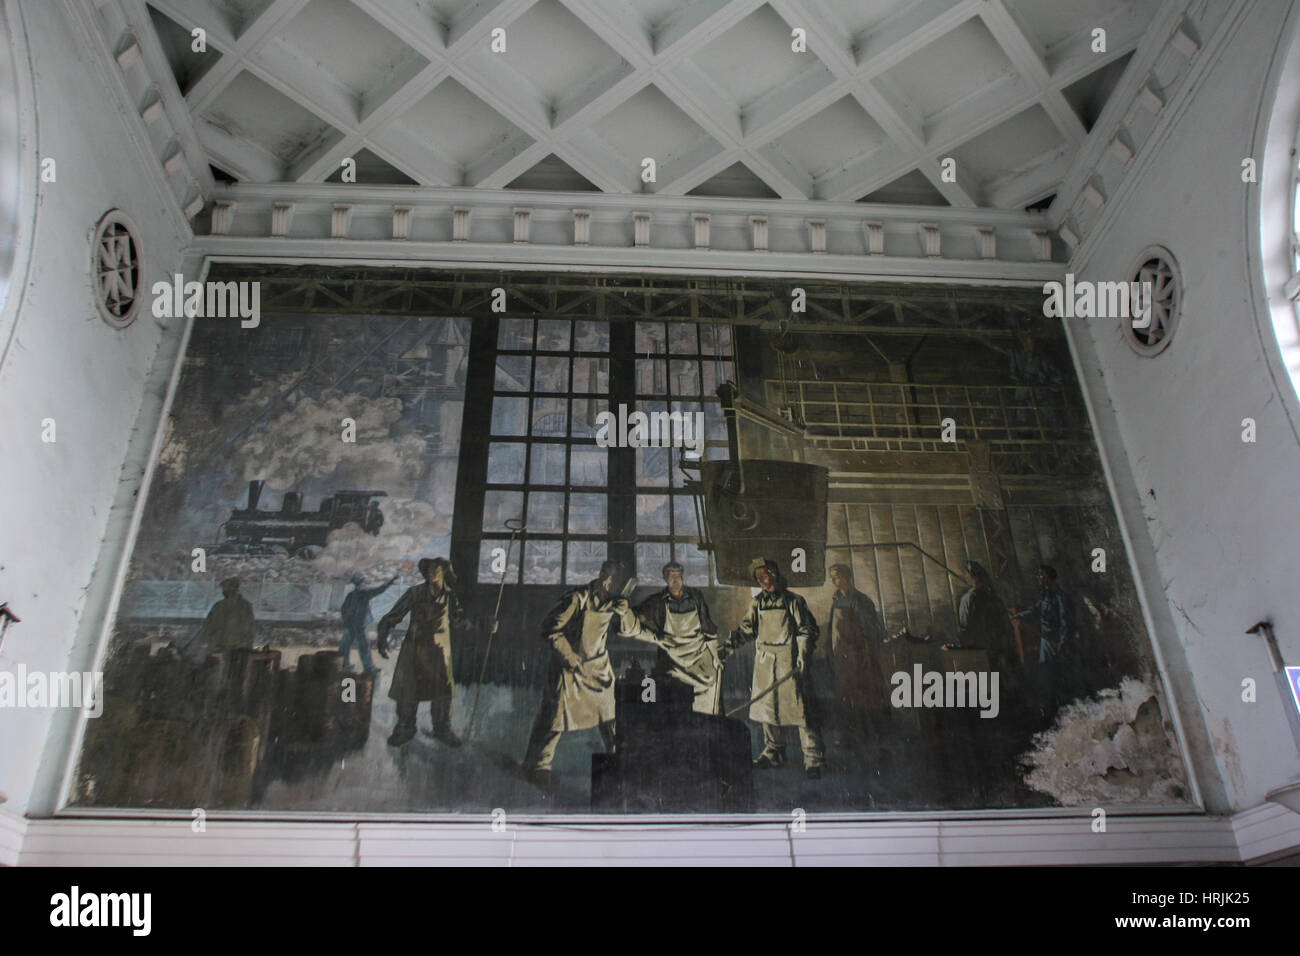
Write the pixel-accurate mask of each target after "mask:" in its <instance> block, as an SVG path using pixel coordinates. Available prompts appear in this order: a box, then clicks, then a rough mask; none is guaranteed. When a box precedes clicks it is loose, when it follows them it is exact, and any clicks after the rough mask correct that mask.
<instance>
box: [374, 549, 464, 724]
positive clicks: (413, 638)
mask: <svg viewBox="0 0 1300 956" xmlns="http://www.w3.org/2000/svg"><path fill="white" fill-rule="evenodd" d="M419 571H420V576H421V577H423V578H424V581H423V582H422V583H420V584H417V585H416V586H415V587H413V588H409V589H407V591H406V593H405V594H403V595H402V596H401V597H400V598H399V599H398V601H397V603H396V604H394V605H393V609H392V610H391V611H389V612H388V613H387V614H385V615H384V616H383V617H382V618H380V620H379V640H378V641H376V643H375V647H376V649H377V650H378V651H379V656H380V657H382V658H384V659H385V660H386V659H387V658H388V632H389V631H391V630H392V629H393V628H394V627H395V626H396V625H397V624H398V623H400V622H401V620H402V618H404V617H406V615H407V614H410V615H411V624H410V627H409V628H408V629H407V632H406V639H405V640H404V641H402V648H401V650H400V651H398V654H397V666H396V667H395V668H394V669H393V683H392V685H391V686H390V687H389V688H388V696H389V697H391V698H392V699H393V700H395V701H396V702H397V726H396V727H395V728H394V729H393V735H392V736H391V737H389V738H388V745H389V746H390V747H400V746H401V745H402V744H404V743H406V742H407V741H409V740H410V739H411V738H412V737H414V736H415V713H416V709H417V708H418V707H419V705H420V702H421V701H426V700H427V701H429V711H430V716H431V717H432V718H433V736H434V737H436V738H437V739H438V740H440V741H442V742H443V743H444V744H446V745H447V746H448V747H459V746H460V738H458V737H457V736H456V735H455V734H454V733H452V730H451V699H452V698H453V697H454V696H455V695H456V685H455V683H454V682H453V680H452V676H451V629H452V628H453V627H463V626H466V625H467V624H468V621H467V620H466V617H465V611H464V608H463V607H462V606H461V603H460V598H459V597H458V596H457V595H456V591H455V585H456V575H455V573H454V572H453V571H452V568H451V562H450V561H448V560H447V559H446V558H422V559H421V560H420V563H419Z"/></svg>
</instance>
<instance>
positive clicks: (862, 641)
mask: <svg viewBox="0 0 1300 956" xmlns="http://www.w3.org/2000/svg"><path fill="white" fill-rule="evenodd" d="M830 577H831V584H833V585H835V596H834V597H833V598H832V599H831V619H830V621H829V622H828V623H827V625H826V629H827V630H828V631H829V632H830V635H831V666H832V668H833V671H834V674H835V711H836V716H838V718H839V723H840V726H841V727H843V728H844V729H845V731H846V732H847V733H848V734H849V736H850V738H852V739H854V741H855V743H856V744H857V746H858V749H860V750H861V749H863V748H865V746H866V744H867V742H868V740H869V739H870V736H871V734H872V731H873V730H878V729H879V728H877V727H874V726H873V725H874V724H876V723H878V722H879V718H881V717H882V716H885V715H887V713H888V710H889V684H888V682H887V680H886V678H885V665H884V661H883V650H884V645H885V643H886V642H887V641H888V640H889V633H888V632H887V631H886V630H885V625H884V622H882V621H881V620H880V615H879V614H878V613H877V612H876V605H875V603H874V602H872V600H871V598H869V597H867V596H866V595H865V594H863V593H862V592H861V591H859V590H858V589H857V588H856V587H854V582H853V570H852V568H850V567H849V566H848V565H847V564H832V565H831V567H830Z"/></svg>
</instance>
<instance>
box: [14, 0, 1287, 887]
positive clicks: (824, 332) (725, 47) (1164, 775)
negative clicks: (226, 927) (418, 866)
mask: <svg viewBox="0 0 1300 956" xmlns="http://www.w3.org/2000/svg"><path fill="white" fill-rule="evenodd" d="M69 51H76V55H70V53H69ZM0 127H3V132H4V135H3V137H0V239H2V240H3V244H0V306H2V307H3V314H2V316H0V343H2V345H0V348H3V352H0V420H2V421H3V423H4V426H5V427H4V435H5V448H4V453H3V455H2V456H0V487H3V488H4V490H5V494H4V495H3V496H0V602H3V606H0V728H2V732H0V865H7V864H8V865H12V864H59V863H74V864H91V863H101V864H114V863H121V864H135V863H146V864H147V863H163V864H167V863H176V862H181V861H182V860H183V861H184V862H191V863H199V864H203V863H207V862H220V861H225V862H229V861H230V860H231V859H236V860H238V861H239V862H242V863H247V864H260V863H301V862H335V863H341V864H345V865H350V864H354V863H356V862H361V863H374V864H385V863H388V864H392V863H417V862H471V861H477V862H485V861H486V862H499V863H522V862H530V861H532V862H571V861H578V860H582V859H584V858H588V857H591V856H592V855H593V854H595V855H600V856H604V857H608V858H612V859H617V858H619V857H620V856H622V857H626V858H627V859H645V858H647V857H653V858H659V859H663V860H683V861H687V860H689V861H694V862H732V863H734V862H737V861H738V860H743V861H744V862H747V863H751V864H755V865H757V864H764V863H772V864H777V865H790V864H791V863H792V862H794V863H797V864H798V865H803V864H805V863H810V862H823V863H825V862H830V863H850V864H869V863H881V864H900V863H921V864H934V863H939V862H943V863H945V864H954V863H955V864H963V863H967V864H971V863H973V864H980V863H1049V864H1050V863H1059V864H1076V863H1103V864H1105V863H1201V864H1208V863H1279V864H1283V865H1292V864H1294V863H1295V861H1296V859H1297V851H1298V849H1300V607H1298V606H1297V602H1296V597H1295V592H1296V589H1295V585H1294V581H1293V578H1294V568H1295V567H1296V566H1297V564H1298V563H1300V561H1297V558H1298V557H1300V544H1298V543H1297V542H1300V508H1297V507H1296V495H1295V475H1296V474H1297V473H1300V402H1298V401H1297V383H1300V319H1298V316H1300V278H1298V276H1300V193H1298V184H1300V166H1298V165H1297V158H1296V157H1297V146H1298V145H1300V3H1298V2H1294V0H1253V2H1252V0H1224V2H1218V0H1093V2H1089V3H1086V4H1083V3H1065V2H1061V0H922V2H915V3H913V2H905V0H870V2H864V0H704V2H694V0H692V2H687V0H489V2H485V3H483V2H480V3H475V2H471V0H49V2H31V0H2V2H0ZM195 808H201V810H202V814H203V815H204V816H205V817H206V819H208V820H209V821H211V823H212V824H215V825H213V827H212V830H211V832H210V833H209V834H208V835H207V836H206V837H205V839H203V840H202V841H194V840H192V839H190V836H191V829H190V827H189V826H188V823H189V821H190V820H191V817H192V815H193V814H194V813H196V812H198V811H196V810H195ZM1099 811H1104V812H1103V816H1104V817H1105V819H1106V820H1107V821H1108V825H1107V826H1106V827H1104V828H1103V829H1102V830H1101V831H1100V832H1099V831H1098V828H1097V827H1096V826H1094V825H1093V823H1094V821H1095V820H1096V819H1097V814H1098V812H1099ZM498 812H501V813H503V814H504V817H505V818H506V819H508V820H509V821H510V822H509V824H508V825H509V828H510V829H511V832H512V839H511V840H510V841H501V840H496V839H495V838H494V835H493V834H492V833H491V831H490V830H488V828H486V827H482V826H473V825H472V824H475V823H476V822H478V823H481V822H482V821H484V820H487V819H489V818H490V817H491V816H492V815H493V814H495V813H498ZM792 812H794V813H795V814H796V816H798V817H799V818H800V819H802V818H803V817H804V816H806V818H807V819H808V820H810V821H816V822H817V824H818V825H817V826H816V827H810V828H809V829H808V830H807V831H806V833H804V832H802V831H801V834H800V838H799V839H798V840H794V839H792V838H791V816H792ZM574 822H578V823H581V824H582V825H583V829H582V830H574V829H572V828H565V827H564V826H560V824H572V823H574ZM720 823H722V824H728V826H727V827H725V828H724V827H720V826H718V824H720ZM736 823H743V824H744V826H735V825H734V824H736ZM615 827H617V828H618V833H619V837H618V839H617V840H616V841H610V842H601V841H602V840H603V839H604V838H605V837H608V836H609V835H610V834H611V832H613V829H614V828H615ZM664 827H668V829H664ZM282 837H283V838H287V839H278V838H282ZM272 838H277V839H272Z"/></svg>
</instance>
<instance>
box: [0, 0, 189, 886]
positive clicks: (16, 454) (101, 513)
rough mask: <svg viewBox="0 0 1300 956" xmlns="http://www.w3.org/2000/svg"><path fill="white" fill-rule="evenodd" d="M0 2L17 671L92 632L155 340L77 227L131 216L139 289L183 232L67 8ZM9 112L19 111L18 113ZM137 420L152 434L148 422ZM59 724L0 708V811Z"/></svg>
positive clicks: (4, 378)
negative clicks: (13, 161)
mask: <svg viewBox="0 0 1300 956" xmlns="http://www.w3.org/2000/svg"><path fill="white" fill-rule="evenodd" d="M4 9H5V16H6V20H7V22H8V23H9V25H10V27H11V30H12V32H13V33H14V34H16V37H17V42H18V43H19V44H20V45H21V44H26V45H28V48H29V49H28V55H27V57H21V56H20V57H19V60H20V64H21V67H22V69H25V70H28V71H29V72H28V79H29V82H31V83H32V84H33V86H34V97H35V115H36V120H37V123H36V124H35V126H33V127H30V128H29V129H28V135H27V136H26V137H25V142H24V144H23V145H24V152H23V160H22V162H23V171H22V188H23V189H25V190H29V191H32V192H34V193H35V194H36V198H37V201H36V204H35V211H34V220H33V226H34V233H33V235H34V238H33V240H32V244H31V247H30V257H29V262H28V263H27V268H26V270H25V274H18V273H15V275H14V277H13V278H14V286H13V287H12V288H11V289H10V295H9V301H8V303H7V304H6V311H7V314H6V316H5V319H4V322H3V323H2V324H0V329H3V330H4V331H5V332H6V337H5V340H4V341H6V342H7V347H6V349H5V351H4V353H3V358H2V359H0V414H2V415H3V423H4V429H3V443H4V444H3V449H2V450H0V489H2V493H0V601H8V602H9V603H10V605H11V607H12V608H13V610H14V611H15V613H17V614H18V615H19V616H20V617H21V618H22V623H20V624H15V625H13V626H11V627H10V628H9V632H8V634H7V635H6V637H5V641H4V645H3V647H2V648H0V670H7V671H10V672H13V671H15V669H16V668H17V666H18V665H19V664H20V663H21V664H23V665H25V666H26V668H27V669H28V671H29V672H30V671H33V670H43V671H50V670H64V669H68V668H70V667H72V668H76V669H85V668H89V667H90V666H91V661H90V660H89V659H88V657H87V654H86V648H87V647H89V646H91V644H93V641H88V640H87V639H86V638H85V637H84V636H83V638H82V639H80V641H78V639H77V635H78V629H79V628H81V629H82V632H83V635H85V634H86V633H88V632H90V631H94V630H95V629H96V627H95V623H96V622H95V621H94V620H90V619H88V618H89V617H93V611H92V612H89V613H88V612H87V595H88V594H92V595H93V594H94V588H93V587H92V572H93V571H94V570H95V566H96V562H97V561H98V560H99V558H100V551H101V544H102V541H103V539H104V538H105V534H106V531H107V529H108V528H109V524H110V520H111V517H112V513H113V511H114V506H115V499H118V498H119V497H120V494H121V492H120V491H119V482H120V480H121V479H122V477H123V460H124V458H125V457H126V452H127V448H128V442H129V439H130V438H131V436H132V433H133V431H134V429H135V428H136V425H137V418H138V416H139V412H140V410H141V406H142V402H144V401H145V399H146V397H147V389H146V383H147V380H148V377H149V373H150V372H151V370H152V369H153V367H154V358H155V354H156V353H157V351H158V347H159V344H160V340H161V338H162V329H161V328H160V325H159V322H158V321H157V320H155V319H154V318H153V317H152V315H151V313H150V311H149V307H148V306H149V303H148V302H147V301H146V302H145V303H144V304H143V306H142V312H141V314H140V317H139V318H138V319H137V320H136V322H135V323H134V324H133V325H132V326H131V327H129V328H127V329H126V330H124V331H116V330H114V329H112V328H110V327H109V326H108V325H107V324H105V323H104V322H103V321H102V320H101V319H100V318H99V316H98V314H97V312H96V311H95V306H94V302H93V299H92V286H91V275H90V263H91V247H90V240H91V234H92V230H93V228H94V226H95V224H96V223H97V222H98V220H99V219H100V217H101V216H102V215H103V214H104V213H105V212H106V211H107V210H109V209H112V208H114V207H119V208H121V209H122V210H123V211H125V212H126V213H127V215H128V216H130V217H131V218H132V219H133V220H134V222H135V224H136V225H137V227H138V228H139V230H140V233H141V239H142V242H143V246H144V255H145V270H144V276H143V287H144V289H145V291H146V292H147V290H148V287H149V285H150V284H151V283H152V282H154V281H155V280H157V279H159V278H162V277H166V276H170V275H171V274H172V273H173V272H175V271H177V269H178V267H179V266H180V265H181V259H180V256H181V250H183V249H184V248H185V246H186V245H187V244H188V242H189V236H188V234H185V230H184V226H183V221H182V220H180V219H179V217H178V215H177V213H176V212H175V210H174V209H171V210H169V209H168V207H167V206H166V205H165V204H166V203H167V202H169V201H171V200H170V197H169V196H166V195H165V194H163V193H162V192H161V191H160V190H159V189H157V188H156V173H155V172H154V171H153V170H152V169H151V168H150V167H149V165H148V164H149V163H155V162H156V160H154V159H152V157H151V156H150V155H149V153H148V152H147V151H146V150H145V149H144V148H143V147H142V145H141V144H140V143H139V142H137V141H136V140H135V139H134V138H133V136H132V134H131V132H130V130H131V129H132V126H130V125H128V123H129V121H131V117H129V116H127V115H125V111H124V107H123V104H122V103H121V102H119V100H118V98H117V90H118V87H117V86H115V83H116V82H117V78H116V77H114V76H112V75H111V74H109V73H107V72H101V69H102V68H101V67H100V66H99V65H98V63H99V62H100V61H99V60H98V59H97V58H96V57H95V56H93V55H92V49H91V47H90V45H89V37H88V35H87V34H85V33H83V32H82V30H81V29H80V27H79V25H78V20H77V19H75V18H74V17H73V16H72V15H71V14H70V8H69V7H68V6H66V5H65V4H64V3H62V2H23V3H16V2H14V0H7V2H6V3H5V5H4ZM24 58H26V59H28V60H29V62H28V63H25V64H23V63H22V62H21V61H22V60H23V59H24ZM21 85H22V84H21V83H20V89H21ZM21 105H22V106H23V107H24V108H25V109H26V111H27V112H28V114H29V116H30V113H31V106H32V104H30V103H28V104H21ZM45 157H52V158H54V159H55V161H56V163H57V181H56V182H53V183H38V182H37V180H38V169H39V161H40V159H41V158H45ZM20 271H21V267H20ZM24 280H25V281H24ZM10 333H11V334H10ZM46 418H53V419H54V420H55V423H56V441H55V442H54V443H52V444H47V443H44V442H42V440H41V431H42V427H41V422H42V419H46ZM141 424H142V425H143V426H144V427H146V428H148V429H150V430H152V427H153V423H152V422H142V423H141ZM127 497H128V498H129V491H128V494H127ZM119 510H120V509H119ZM119 547H120V546H119ZM96 580H97V582H98V578H97V579H96ZM74 645H75V650H76V652H75V653H74ZM70 662H72V663H70ZM68 716H69V715H68V714H67V713H59V714H56V713H54V712H52V711H50V710H36V709H26V708H7V707H6V708H0V793H3V795H4V797H5V802H4V803H3V804H0V814H10V815H21V814H22V813H24V812H25V811H26V810H27V809H28V808H29V807H28V801H29V797H30V794H31V791H32V785H33V781H34V778H35V776H36V773H37V768H38V765H39V764H40V761H41V757H42V751H43V749H44V745H45V742H46V739H47V735H48V734H49V732H50V730H51V727H52V726H54V725H55V724H56V723H58V722H60V721H66V719H67V717H68ZM13 830H14V828H13V827H11V826H10V827H0V831H3V832H5V833H12V832H13ZM5 842H6V841H0V847H3V846H4V845H5ZM0 862H3V857H2V856H0Z"/></svg>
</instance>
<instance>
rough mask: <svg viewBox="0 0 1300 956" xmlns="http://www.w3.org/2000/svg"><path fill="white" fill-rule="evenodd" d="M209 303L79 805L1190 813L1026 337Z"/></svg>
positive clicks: (935, 301)
mask: <svg viewBox="0 0 1300 956" xmlns="http://www.w3.org/2000/svg"><path fill="white" fill-rule="evenodd" d="M229 268H230V271H231V276H232V277H238V278H244V279H248V278H265V279H266V280H267V281H268V283H271V285H272V289H271V291H270V292H269V293H268V292H267V291H266V290H264V294H263V301H267V302H278V303H279V305H278V306H275V305H270V306H268V310H267V312H266V313H265V314H264V315H263V316H262V319H261V322H260V324H259V325H258V327H257V328H255V329H244V328H241V327H240V325H239V323H238V322H233V321H225V320H215V319H214V320H202V319H201V320H197V321H196V324H195V327H194V330H193V334H192V336H191V340H190V344H189V349H188V352H187V354H186V356H185V360H184V366H183V369H182V372H181V378H180V382H179V386H178V391H177V396H176V401H175V403H174V405H173V408H172V411H171V415H170V419H169V421H168V423H167V432H166V440H165V443H164V447H163V450H162V453H161V457H160V459H159V461H158V463H157V469H156V474H155V478H154V481H153V485H152V488H151V490H150V495H149V499H148V502H147V505H146V508H145V516H144V521H143V524H142V527H141V529H140V533H139V535H138V537H137V540H136V543H135V548H134V552H133V554H132V557H131V564H130V571H129V576H128V581H127V584H126V587H125V589H124V591H123V594H122V598H121V602H120V605H119V607H118V612H117V616H116V619H115V621H114V622H113V627H112V629H111V637H110V641H111V643H110V646H109V649H108V656H107V664H106V669H105V698H104V710H103V714H102V716H100V717H98V718H96V719H94V720H88V721H87V723H86V733H85V738H84V744H83V748H82V752H81V756H80V760H79V764H78V767H77V770H76V776H75V780H74V785H73V792H72V800H71V803H72V805H73V806H75V807H77V808H79V809H87V810H90V809H95V808H145V809H150V808H152V809H177V810H188V808H192V807H204V808H206V809H208V810H223V809H226V810H255V811H263V812H268V813H274V812H280V811H321V812H339V813H350V814H358V813H360V814H372V813H373V814H390V815H391V814H425V815H427V814H434V815H445V816H449V817H451V816H455V815H458V814H482V813H487V812H491V811H492V810H493V809H495V808H505V809H507V810H508V811H513V812H520V813H591V812H595V813H700V812H706V813H759V814H773V813H775V814H780V815H782V816H788V814H789V813H790V812H791V809H792V808H801V809H803V810H805V811H807V812H843V813H865V812H874V811H887V810H936V809H937V810H944V809H985V808H1024V807H1077V806H1093V805H1095V804H1096V803H1098V802H1102V801H1104V802H1105V803H1106V804H1107V805H1109V806H1114V805H1126V806H1139V807H1141V806H1146V807H1153V806H1161V807H1168V806H1186V805H1188V802H1189V794H1188V791H1187V785H1186V777H1185V771H1184V768H1183V764H1182V760H1181V757H1180V756H1179V751H1178V746H1177V743H1176V738H1175V736H1174V731H1173V727H1172V723H1171V721H1170V719H1169V711H1168V708H1167V706H1166V703H1165V697H1164V694H1163V691H1162V689H1161V687H1160V682H1159V679H1158V677H1157V676H1156V669H1155V666H1154V663H1153V660H1152V654H1151V651H1150V641H1149V638H1148V635H1147V633H1146V630H1145V627H1144V625H1143V621H1142V616H1141V612H1140V608H1139V605H1138V601H1137V597H1136V594H1135V592H1134V589H1133V583H1132V580H1131V577H1130V575H1129V571H1128V564H1127V558H1126V556H1125V553H1124V549H1123V544H1122V539H1121V537H1120V534H1119V529H1118V525H1117V523H1116V519H1115V514H1114V510H1113V507H1112V505H1111V502H1110V500H1109V498H1108V496H1107V494H1106V485H1105V479H1104V475H1103V473H1102V469H1101V464H1100V461H1099V458H1098V455H1097V451H1096V446H1095V443H1094V439H1093V436H1092V434H1091V431H1090V429H1089V425H1088V418H1087V413H1086V410H1085V407H1084V404H1083V399H1082V396H1081V394H1080V392H1079V387H1078V383H1077V380H1076V378H1075V374H1074V371H1073V366H1072V364H1071V361H1070V357H1069V352H1068V348H1067V346H1066V343H1065V337H1064V335H1063V333H1062V330H1061V326H1060V323H1059V321H1058V320H1054V319H1046V318H1044V317H1043V316H1042V313H1041V297H1037V296H1035V295H1034V294H1026V293H1024V292H1023V291H1017V290H961V289H942V288H935V289H930V290H926V291H917V290H915V289H897V288H888V287H872V286H841V285H830V284H824V285H819V286H815V287H814V286H813V285H810V286H809V287H808V288H807V289H806V290H804V291H805V293H806V300H805V301H806V305H805V308H803V309H800V308H798V307H794V306H792V305H791V303H792V302H793V301H796V300H795V299H794V298H792V297H791V294H790V290H789V288H787V285H788V284H787V285H782V284H779V283H770V282H769V283H761V282H753V281H751V282H748V283H740V284H729V283H726V282H722V281H719V282H717V283H713V284H710V283H708V282H703V281H693V282H692V283H688V282H685V281H684V280H671V279H662V280H644V279H636V278H633V277H581V276H575V277H572V278H571V279H567V280H565V281H564V282H561V283H557V282H556V281H555V280H554V278H553V277H536V276H526V275H521V276H511V277H509V281H504V280H503V279H502V277H492V276H474V275H459V276H442V275H440V274H436V273H434V274H429V275H431V276H432V277H433V278H432V279H431V280H430V282H429V283H427V284H426V286H427V287H420V288H424V292H423V293H422V294H423V295H424V296H425V298H423V299H421V298H419V296H416V297H415V298H410V296H409V295H408V299H409V301H407V302H404V303H402V304H400V305H394V300H393V293H392V287H391V286H390V285H386V284H385V283H386V282H388V281H389V276H388V274H386V273H384V272H382V271H381V270H373V271H370V272H367V271H366V270H361V271H360V272H359V273H357V274H355V275H352V276H351V277H349V278H347V279H346V280H340V279H338V278H337V277H335V278H332V279H328V280H327V279H322V278H320V274H319V273H310V272H308V273H303V272H301V271H299V272H294V271H293V270H285V272H284V274H282V275H278V276H277V275H269V276H261V277H253V276H251V274H250V275H245V274H243V273H240V272H239V269H240V267H229ZM277 281H278V282H280V283H281V284H280V286H278V287H277V286H275V285H274V283H276V282H277ZM340 282H342V283H343V286H341V287H340V285H339V283H340ZM331 283H333V285H331ZM502 287H504V288H505V289H506V294H505V296H504V300H505V302H506V307H505V311H503V312H502V311H498V310H495V309H494V308H493V305H494V302H495V303H499V302H500V301H501V300H502V297H498V296H494V295H493V293H494V291H495V289H497V288H502ZM276 288H280V289H281V290H289V291H287V292H283V294H281V295H280V296H279V298H278V299H277V298H276V295H275V289H276ZM340 288H343V289H344V290H351V291H352V292H355V293H356V294H355V295H340V294H338V292H339V289H340ZM304 289H306V290H309V291H308V292H307V294H305V295H304V294H303V290H304ZM430 289H432V291H429V290H430ZM331 290H332V291H331ZM376 290H378V291H376ZM316 291H320V292H321V294H320V295H317V294H316ZM417 291H419V288H417ZM408 292H409V290H408ZM327 293H328V294H327ZM367 299H369V300H370V301H371V303H372V306H371V307H369V308H367V307H366V302H367ZM337 301H350V302H352V303H353V304H354V306H353V307H354V309H356V311H351V312H341V311H338V308H337V304H336V303H337ZM322 302H326V303H329V306H328V307H323V306H322V305H321V303H322ZM357 303H360V305H359V306H357ZM328 308H332V309H334V311H328V310H327V309H328ZM272 309H277V311H272Z"/></svg>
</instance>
